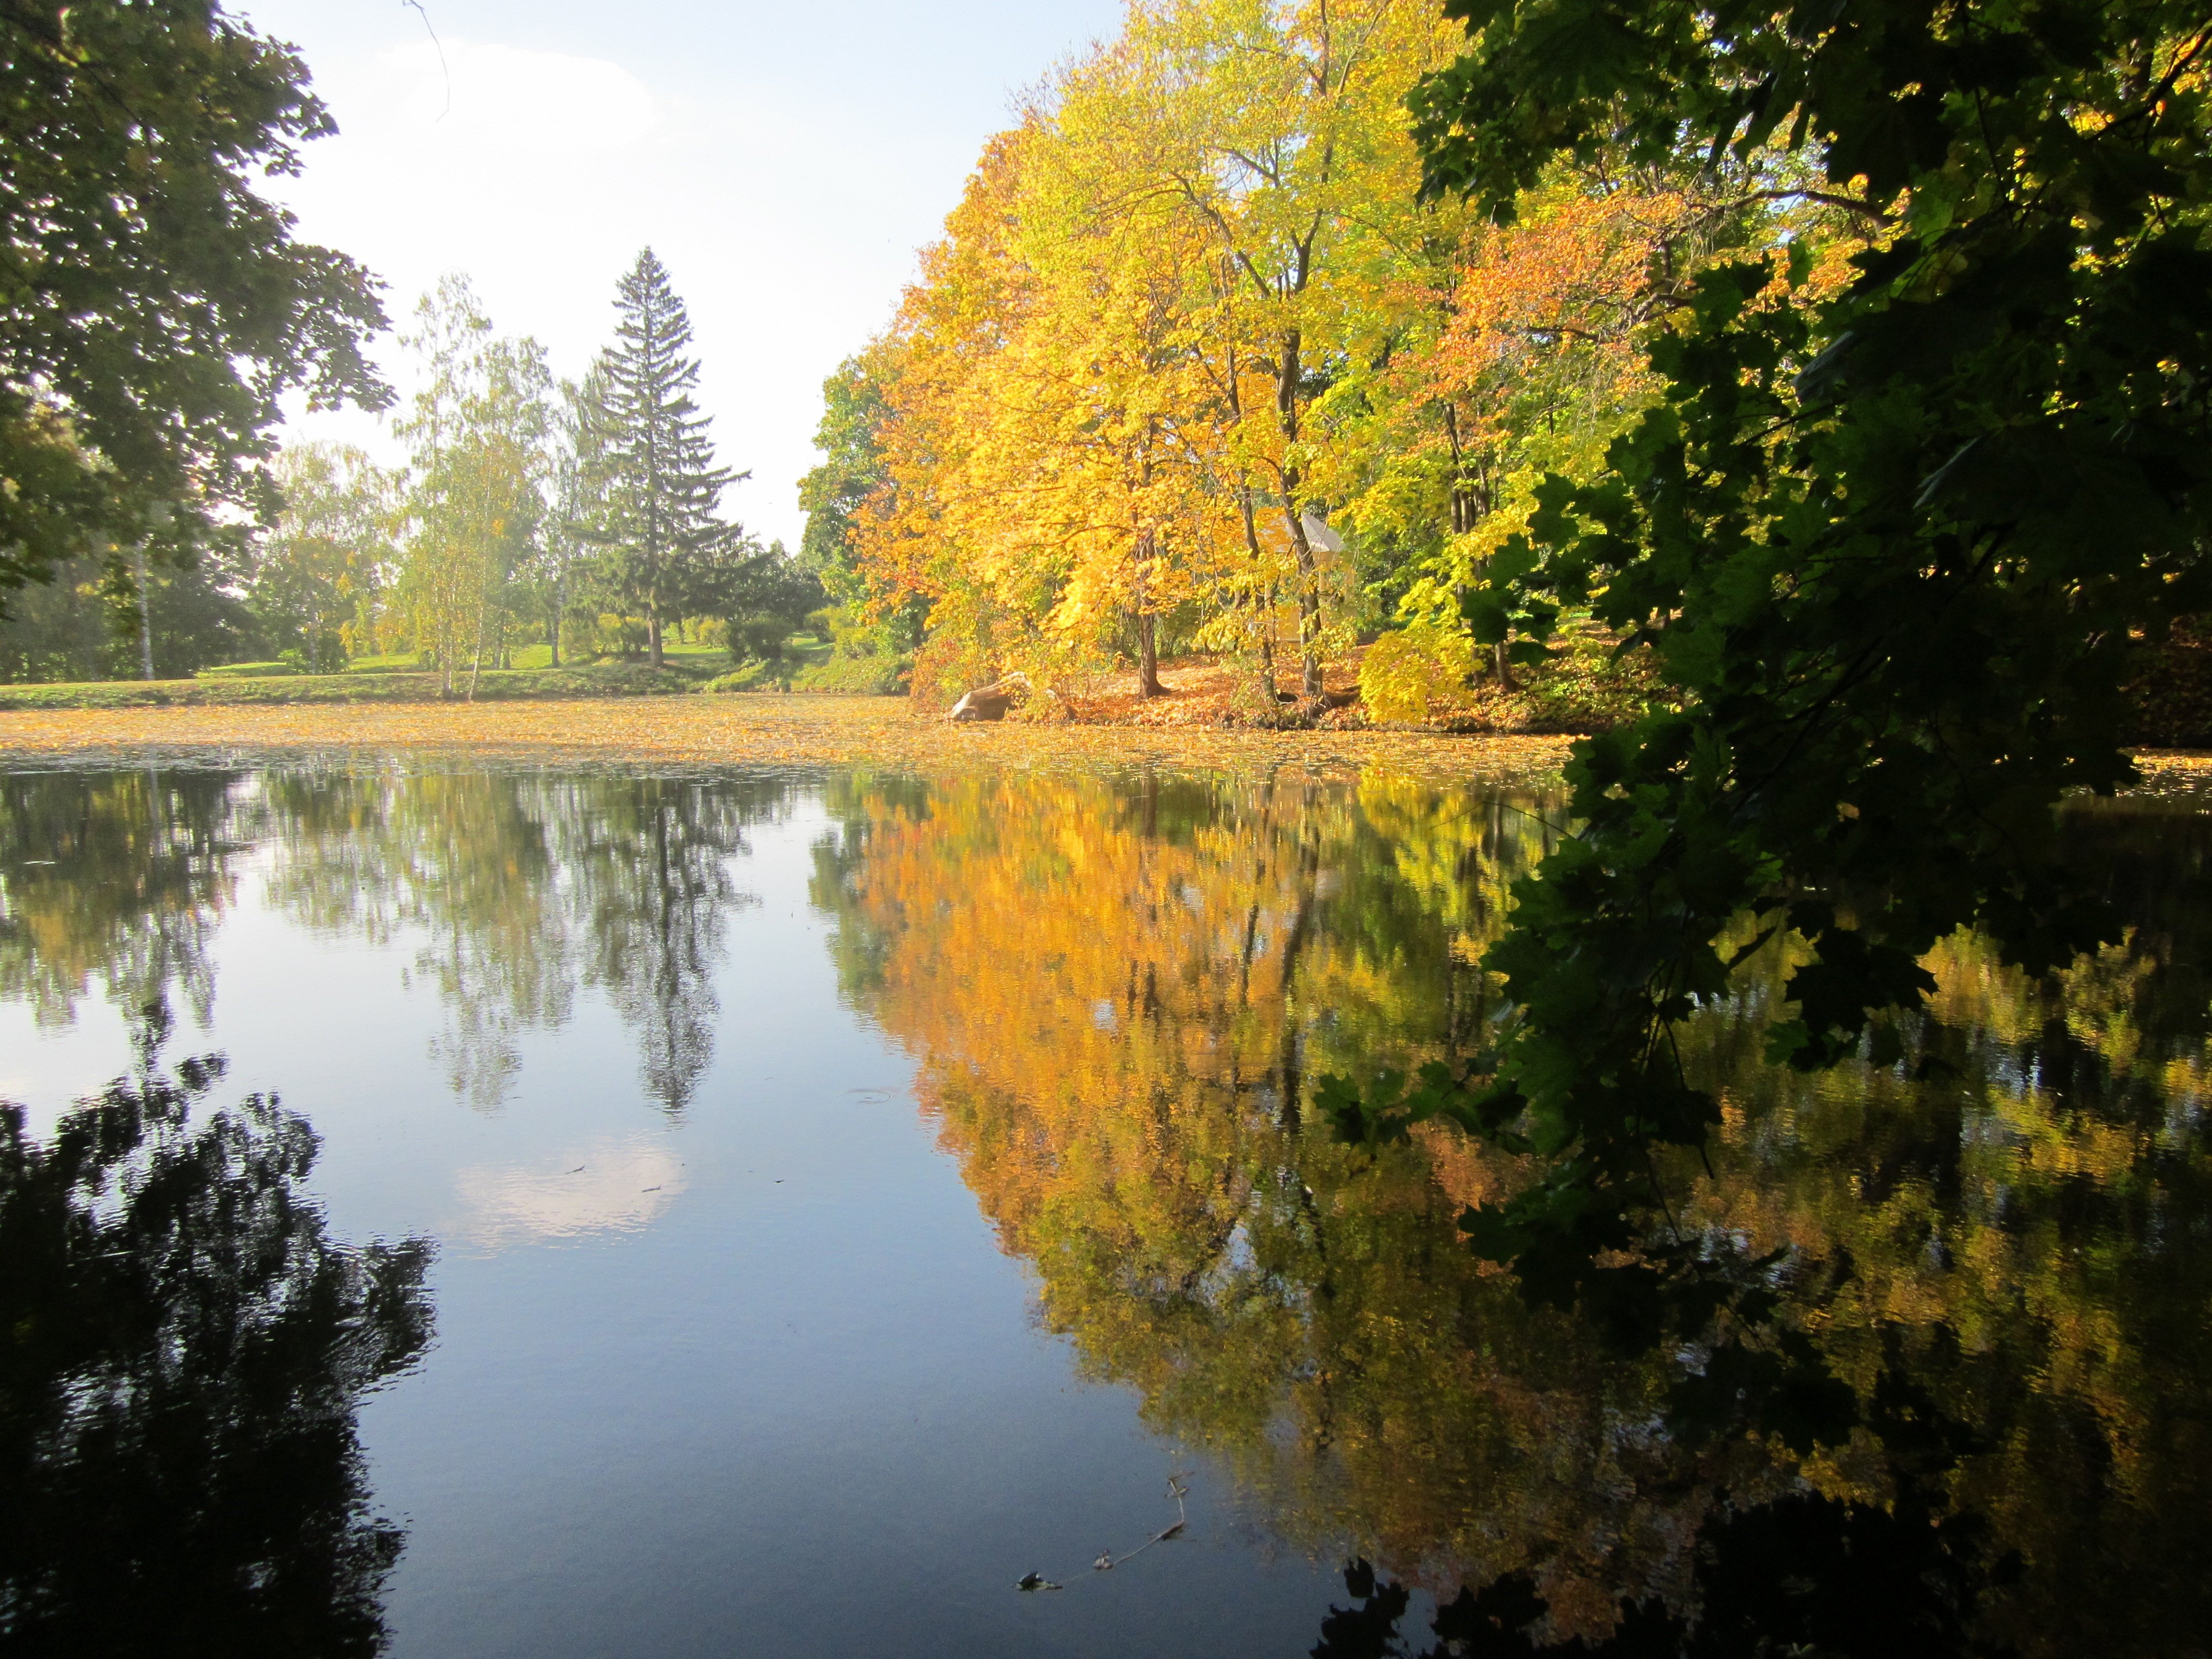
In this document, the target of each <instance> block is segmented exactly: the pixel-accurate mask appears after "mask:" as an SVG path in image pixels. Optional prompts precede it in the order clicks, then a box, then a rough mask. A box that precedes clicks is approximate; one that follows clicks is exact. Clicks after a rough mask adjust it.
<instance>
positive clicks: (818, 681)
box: [791, 657, 914, 697]
mask: <svg viewBox="0 0 2212 1659" xmlns="http://www.w3.org/2000/svg"><path fill="white" fill-rule="evenodd" d="M913 672H914V659H912V658H911V657H829V658H826V659H823V660H822V661H819V662H810V663H808V664H807V665H806V666H805V667H804V668H802V669H800V670H799V672H798V673H796V674H794V675H793V676H792V679H791V685H792V690H794V691H831V692H838V693H842V694H843V695H845V696H872V697H887V696H896V694H897V693H899V692H902V691H904V690H906V689H907V680H908V677H909V676H910V675H911V674H912V673H913Z"/></svg>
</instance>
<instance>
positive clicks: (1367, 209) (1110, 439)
mask: <svg viewBox="0 0 2212 1659" xmlns="http://www.w3.org/2000/svg"><path fill="white" fill-rule="evenodd" d="M1461 38H1462V37H1461V33H1460V31H1459V29H1458V27H1457V26H1456V25H1455V24H1453V23H1451V22H1450V21H1448V20H1446V19H1445V18H1443V16H1441V15H1439V14H1438V13H1437V10H1436V9H1434V8H1433V7H1431V6H1429V5H1426V4H1414V3H1407V0H1358V3H1352V4H1349V5H1346V4H1328V5H1324V4H1320V3H1279V0H1135V3H1133V4H1132V5H1131V7H1130V9H1129V12H1128V15H1127V20H1126V22H1125V26H1124V27H1123V29H1122V31H1121V34H1120V36H1119V37H1118V38H1116V39H1115V40H1113V41H1111V42H1109V43H1108V44H1105V45H1103V46H1099V47H1097V48H1096V49H1094V50H1093V51H1092V52H1091V53H1090V54H1089V55H1087V56H1085V57H1084V58H1080V59H1079V60H1077V61H1075V62H1073V63H1072V64H1069V65H1067V66H1066V68H1065V69H1063V70H1061V71H1060V74H1059V75H1058V76H1057V77H1056V78H1055V79H1054V82H1052V83H1051V84H1050V85H1049V87H1048V88H1047V89H1046V90H1045V91H1044V92H1043V93H1042V94H1039V95H1038V97H1037V98H1036V100H1033V102H1032V103H1031V105H1030V107H1029V108H1028V109H1026V110H1025V111H1024V115H1023V118H1022V120H1021V122H1020V124H1019V125H1018V126H1017V127H1015V128H1014V129H1012V131H1007V132H1005V133H1001V134H1000V135H999V136H998V137H995V138H994V139H993V140H992V141H991V142H990V143H989V144H988V145H987V146H986V148H985V150H984V153H983V155H982V157H981V161H980V162H979V164H978V167H977V169H976V172H975V175H974V176H973V178H972V179H970V180H969V186H968V190H967V191H966V194H965V195H964V197H963V200H962V202H961V204H960V205H959V206H958V207H957V209H956V210H954V211H953V213H952V214H951V216H950V217H949V218H948V219H947V221H946V225H945V237H944V239H943V240H941V241H939V243H938V244H936V245H935V246H933V247H931V248H930V249H928V250H927V251H926V252H925V253H924V255H923V258H922V270H921V278H920V280H919V281H918V282H916V283H915V285H914V286H913V287H912V288H911V289H909V290H908V295H907V296H906V299H905V301H904V303H903V305H902V308H901V310H900V312H899V313H898V316H897V318H896V320H895V322H894V323H893V325H892V326H891V328H890V330H889V331H888V332H887V333H886V334H885V335H884V337H882V338H881V339H879V340H878V342H877V343H875V344H874V345H873V346H872V348H871V355H870V362H871V364H872V376H873V379H872V386H873V388H874V390H875V391H876V392H878V393H879V394H880V398H879V401H878V403H877V404H876V405H875V408H874V412H873V416H872V427H871V430H870V432H869V434H868V435H867V437H868V441H869V443H870V444H871V446H872V449H873V453H875V454H876V455H877V456H878V457H879V458H880V465H878V468H877V469H876V471H875V475H874V477H873V482H872V493H870V494H869V495H867V496H866V499H865V500H863V501H861V502H860V504H859V506H858V507H857V508H854V507H848V506H847V505H846V504H845V503H843V502H842V501H841V502H840V504H839V511H838V513H837V514H836V520H837V522H836V525H835V526H824V531H825V533H827V534H829V535H833V536H834V537H835V538H836V540H837V541H838V544H839V545H838V549H837V557H838V559H839V560H840V561H841V562H843V563H844V564H845V565H847V566H848V567H849V568H851V569H853V570H854V572H855V573H857V574H858V576H859V577H860V580H862V581H863V582H864V583H865V584H866V587H867V589H868V591H869V592H870V594H871V595H872V600H873V603H874V605H875V607H876V609H877V611H878V613H879V614H886V615H887V614H890V613H891V612H893V611H898V610H900V609H902V607H911V606H912V605H913V604H914V602H915V600H916V599H920V600H921V602H922V603H923V604H925V605H926V606H927V633H926V638H925V641H924V644H923V647H922V650H921V663H920V665H919V669H918V671H917V676H916V684H917V686H918V687H919V688H921V689H922V690H935V691H937V692H939V693H940V694H943V693H951V692H954V691H957V690H958V689H960V688H961V687H963V686H965V685H969V684H976V683H979V682H981V681H982V680H985V679H988V678H995V677H996V676H997V675H999V674H1000V673H1002V672H1005V671H1008V670H1012V669H1016V668H1018V669H1023V670H1025V671H1028V672H1029V673H1030V675H1031V676H1032V677H1033V678H1036V679H1038V680H1040V681H1042V682H1043V683H1047V684H1063V683H1066V682H1067V681H1070V680H1073V679H1076V678H1081V677H1082V676H1084V675H1085V674H1087V673H1091V672H1095V671H1098V670H1101V669H1103V668H1105V667H1107V666H1109V665H1111V664H1112V663H1114V662H1115V661H1116V660H1127V661H1129V662H1132V663H1133V665H1134V667H1135V669H1136V671H1137V674H1136V678H1137V684H1138V689H1139V695H1141V696H1153V695H1157V694H1158V692H1159V691H1160V690H1163V689H1164V688H1163V686H1162V684H1161V683H1160V681H1159V678H1158V658H1159V656H1160V654H1161V653H1163V651H1168V652H1172V651H1174V650H1177V649H1185V650H1188V649H1199V650H1212V651H1219V652H1226V653H1231V654H1232V655H1234V656H1236V657H1237V658H1239V659H1243V660H1244V661H1246V662H1248V663H1249V664H1250V665H1252V666H1253V668H1254V669H1255V672H1256V673H1257V674H1258V675H1259V676H1260V677H1261V680H1262V684H1263V685H1264V688H1265V690H1266V691H1267V694H1269V697H1270V700H1271V701H1272V693H1273V689H1274V685H1275V682H1276V667H1277V660H1278V657H1279V656H1281V657H1282V658H1284V659H1285V664H1284V665H1285V667H1287V666H1288V665H1289V662H1290V660H1295V663H1296V675H1295V680H1294V682H1293V683H1294V684H1295V685H1296V687H1297V691H1298V693H1299V694H1300V695H1303V696H1305V697H1308V698H1311V697H1315V696H1318V695H1319V694H1320V692H1321V690H1322V663H1323V661H1324V659H1328V658H1330V657H1332V656H1336V655H1340V654H1341V653H1343V652H1345V651H1346V649H1347V648H1349V647H1352V645H1353V644H1354V643H1355V641H1358V640H1359V639H1360V638H1362V637H1363V636H1364V637H1367V638H1370V639H1373V640H1374V641H1375V642H1374V644H1373V647H1372V648H1371V649H1370V652H1369V653H1368V655H1367V658H1366V661H1365V666H1364V671H1363V690H1364V692H1365V695H1366V697H1367V701H1368V702H1369V705H1370V711H1371V712H1373V713H1375V714H1377V715H1378V716H1380V717H1383V718H1390V719H1415V720H1418V719H1421V718H1424V717H1425V716H1426V715H1427V714H1429V713H1430V711H1431V706H1432V705H1434V704H1436V703H1437V702H1440V701H1449V698H1450V697H1451V696H1452V695H1453V694H1454V691H1455V689H1456V688H1458V687H1462V686H1463V685H1464V684H1466V683H1467V682H1468V680H1469V679H1470V678H1472V677H1474V676H1476V675H1479V674H1482V673H1494V674H1496V675H1498V677H1499V678H1501V679H1504V680H1507V681H1508V683H1509V684H1510V665H1508V663H1507V661H1506V659H1505V656H1504V653H1503V652H1502V651H1500V652H1494V653H1493V652H1483V651H1478V650H1477V648H1476V647H1475V645H1474V638H1473V630H1472V628H1471V626H1470V618H1469V617H1468V616H1467V615H1466V614H1464V604H1465V601H1466V599H1467V596H1468V593H1469V592H1472V591H1473V590H1474V588H1475V587H1477V586H1479V585H1480V580H1481V579H1482V577H1483V575H1484V574H1485V572H1486V567H1487V561H1488V560H1489V559H1490V558H1491V557H1492V555H1493V554H1494V552H1495V551H1496V550H1497V549H1498V547H1499V546H1500V545H1502V544H1504V542H1505V541H1506V540H1507V539H1508V538H1510V537H1511V536H1512V534H1513V533H1514V532H1516V530H1519V529H1521V528H1522V527H1523V526H1525V524H1526V522H1527V520H1528V514H1529V513H1530V512H1531V511H1532V510H1533V508H1534V495H1533V490H1534V485H1535V483H1536V481H1537V480H1538V479H1540V478H1541V477H1543V476H1544V475H1545V474H1546V473H1547V472H1556V473H1562V474H1565V475H1566V476H1570V477H1586V476H1589V475H1591V474H1593V473H1594V472H1595V471H1596V470H1597V469H1599V468H1600V466H1601V464H1602V459H1603V455H1604V452H1605V449H1606V447H1607V444H1608V443H1609V442H1610V441H1611V440H1612V439H1613V437H1614V436H1616V435H1618V434H1619V433H1620V431H1621V430H1623V429H1624V428H1625V427H1626V424H1627V422H1629V420H1630V419H1631V418H1632V417H1633V416H1634V415H1635V414H1636V413H1637V412H1638V410H1640V409H1641V408H1643V407H1644V404H1645V403H1646V402H1647V401H1648V399H1649V398H1650V395H1651V392H1652V387H1651V385H1650V379H1649V372H1648V370H1647V369H1646V368H1644V347H1645V345H1646V344H1647V343H1649V341H1650V337H1652V335H1653V333H1654V331H1659V330H1663V329H1666V328H1668V327H1670V326H1672V325H1674V319H1675V317H1676V315H1677V313H1679V312H1680V309H1681V307H1682V305H1683V297H1684V295H1685V294H1686V289H1687V284H1688V283H1689V282H1690V281H1691V280H1692V278H1693V277H1694V276H1695V275H1696V274H1697V272H1699V270H1703V269H1705V268H1706V267H1707V266H1709V265H1710V264H1711V263H1712V262H1713V261H1714V260H1715V259H1716V258H1719V257H1723V256H1724V255H1727V254H1729V253H1730V252H1739V251H1741V250H1742V249H1744V248H1747V247H1763V246H1774V245H1775V244H1777V243H1778V242H1780V241H1783V240H1802V241H1803V242H1805V243H1806V245H1807V246H1808V247H1809V248H1814V249H1816V250H1818V251H1819V253H1820V257H1819V258H1816V260H1815V262H1814V265H1815V270H1816V273H1817V272H1822V271H1833V270H1839V269H1840V264H1839V256H1840V252H1841V251H1842V250H1843V249H1844V247H1845V246H1846V245H1852V246H1856V245H1857V242H1855V241H1854V238H1855V237H1857V236H1859V234H1860V233H1858V232H1857V231H1854V230H1852V229H1851V228H1850V225H1849V224H1848V223H1847V222H1845V221H1844V220H1842V219H1841V218H1839V217H1838V216H1837V215H1835V214H1833V213H1832V211H1831V210H1827V209H1826V208H1825V207H1824V206H1823V205H1822V204H1820V202H1819V201H1818V200H1817V199H1815V197H1814V195H1812V194H1810V193H1808V191H1804V190H1801V189H1800V188H1798V187H1797V185H1796V182H1795V181H1794V180H1793V179H1791V178H1790V177H1789V176H1786V173H1785V172H1784V170H1783V169H1782V167H1781V165H1780V164H1779V163H1772V164H1770V163H1768V162H1766V161H1764V160H1762V159H1760V158H1753V160H1751V161H1740V160H1735V159H1731V160H1729V161H1726V162H1725V163H1724V164H1723V165H1722V166H1720V167H1712V168H1705V169H1698V170H1691V169H1686V168H1685V169H1677V170H1675V171H1673V172H1670V171H1668V170H1667V169H1664V168H1655V167H1651V166H1650V165H1643V166H1637V167H1632V166H1629V165H1627V164H1626V162H1625V161H1624V162H1621V163H1620V164H1618V165H1616V164H1613V163H1610V162H1605V161H1600V162H1594V163H1591V164H1589V165H1582V166H1577V167H1565V166H1562V167H1559V168H1558V169H1555V170H1554V171H1553V173H1549V174H1547V176H1546V177H1545V178H1544V179H1542V180H1541V181H1540V182H1539V183H1538V184H1537V185H1535V186H1534V187H1532V188H1531V189H1530V190H1529V191H1528V192H1526V195H1525V199H1524V201H1523V203H1522V209H1521V211H1520V214H1519V216H1518V217H1517V219H1516V221H1515V222H1513V223H1511V224H1510V225H1498V224H1495V223H1492V222H1489V221H1488V220H1486V219H1484V218H1482V217H1480V216H1477V215H1475V214H1474V213H1472V212H1470V211H1469V210H1468V208H1467V207H1466V206H1465V205H1464V204H1460V203H1458V202H1456V201H1447V202H1443V203H1428V204H1425V203H1424V202H1423V201H1422V200H1421V199H1420V184H1421V172H1420V162H1419V155H1418V154H1417V152H1416V149H1415V148H1414V145H1413V139H1412V136H1411V117H1410V116H1409V114H1408V113H1407V95H1408V94H1409V93H1410V92H1411V91H1412V89H1413V87H1414V86H1415V84H1416V83H1417V82H1419V79H1420V77H1421V76H1424V75H1425V74H1429V73H1431V72H1433V71H1435V70H1437V69H1438V67H1439V66H1440V65H1442V64H1446V63H1448V62H1449V61H1450V59H1451V58H1452V56H1453V54H1454V53H1455V52H1456V51H1457V49H1458V46H1459V43H1460V40H1461ZM1825 291H1826V289H1825V287H1824V286H1823V284H1822V283H1821V282H1820V281H1819V280H1815V281H1814V282H1813V283H1810V284H1808V285H1806V286H1804V287H1803V289H1802V291H1800V292H1799V293H1797V294H1796V295H1794V296H1792V295H1787V294H1785V293H1784V290H1782V289H1779V288H1778V295H1777V302H1778V303H1804V302H1808V301H1810V300H1811V299H1812V298H1814V297H1816V296H1817V295H1819V294H1820V293H1823V292H1825ZM825 499H826V497H825ZM1377 635H1379V637H1376V636H1377Z"/></svg>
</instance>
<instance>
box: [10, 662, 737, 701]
mask: <svg viewBox="0 0 2212 1659" xmlns="http://www.w3.org/2000/svg"><path fill="white" fill-rule="evenodd" d="M714 654H715V655H716V657H717V659H720V653H714ZM387 660H390V659H387ZM398 660H403V661H404V660H405V659H398ZM701 678H703V676H702V675H701V674H700V673H699V672H698V671H697V670H696V668H689V667H675V666H671V667H670V668H666V669H663V670H661V671H659V672H657V673H656V672H655V671H653V670H652V669H650V668H647V667H646V666H645V665H643V664H642V663H623V662H615V663H590V664H586V665H582V666H580V667H574V668H571V667H567V666H563V667H561V668H557V669H551V668H536V669H532V668H503V669H501V668H487V669H485V670H484V671H483V672H482V673H480V674H478V675H477V677H476V680H475V684H474V686H473V688H471V683H470V678H469V676H468V675H466V674H465V673H464V674H457V675H455V676H454V677H453V693H452V700H455V701H459V700H463V699H466V698H468V697H469V696H470V695H471V690H472V689H473V693H474V700H475V701H476V702H517V701H540V700H544V699H562V698H575V697H638V696H669V695H671V694H674V693H680V692H685V691H690V690H693V689H694V688H695V687H696V685H697V684H698V682H699V680H700V679H701ZM443 700H444V699H441V696H440V694H439V684H438V676H437V675H435V674H433V673H426V672H424V671H422V670H420V669H418V668H416V667H415V666H414V665H413V664H412V662H408V664H407V666H406V668H405V670H404V671H398V672H394V671H391V670H389V669H383V670H380V669H377V668H373V667H367V666H364V665H361V664H356V665H354V666H353V667H352V668H349V670H348V671H346V672H344V673H343V674H253V673H246V674H238V673H233V674H220V673H218V674H212V675H209V676H206V677H204V678H199V679H191V680H100V681H94V682H91V683H88V684H76V685H0V709H11V708H14V709H32V708H170V707H204V706H209V705H215V704H236V703H347V702H440V701H443Z"/></svg>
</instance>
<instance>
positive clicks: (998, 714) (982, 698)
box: [945, 685, 1014, 720]
mask: <svg viewBox="0 0 2212 1659" xmlns="http://www.w3.org/2000/svg"><path fill="white" fill-rule="evenodd" d="M1013 706H1014V698H1013V693H1012V692H1011V691H1009V690H1006V688H1005V687H1004V686H1003V685H979V686H977V687H976V688H975V690H973V691H970V692H969V693H968V694H967V695H966V696H963V697H962V698H961V699H960V701H959V702H956V703H954V704H953V705H952V708H951V712H950V713H949V714H946V715H945V719H947V720H1004V719H1006V710H1008V709H1009V708H1012V707H1013Z"/></svg>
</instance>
